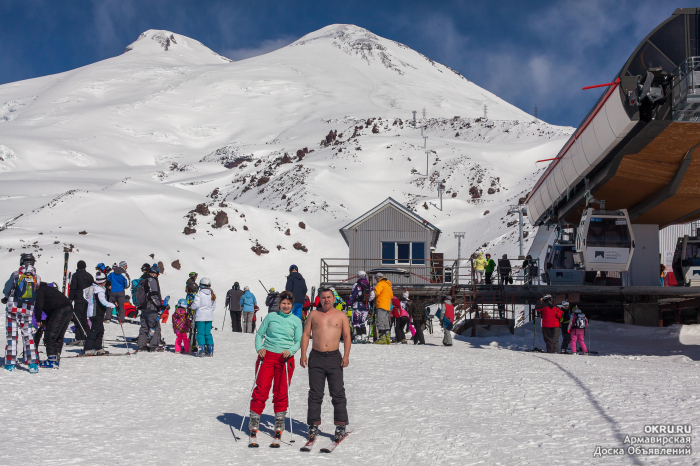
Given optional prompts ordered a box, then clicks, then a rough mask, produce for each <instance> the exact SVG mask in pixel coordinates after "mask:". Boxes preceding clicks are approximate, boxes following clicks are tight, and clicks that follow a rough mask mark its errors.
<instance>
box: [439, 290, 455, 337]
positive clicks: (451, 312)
mask: <svg viewBox="0 0 700 466" xmlns="http://www.w3.org/2000/svg"><path fill="white" fill-rule="evenodd" d="M440 308H441V309H440V310H441V312H440V326H441V327H442V331H443V337H442V344H443V345H445V346H452V333H451V332H450V331H451V330H452V324H454V320H455V307H454V306H453V305H452V300H451V299H450V297H449V296H445V300H444V301H443V303H442V305H441V306H440Z"/></svg>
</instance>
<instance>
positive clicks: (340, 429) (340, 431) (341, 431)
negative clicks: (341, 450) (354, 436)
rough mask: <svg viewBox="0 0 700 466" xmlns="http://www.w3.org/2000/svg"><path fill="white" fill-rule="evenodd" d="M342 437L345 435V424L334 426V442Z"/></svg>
mask: <svg viewBox="0 0 700 466" xmlns="http://www.w3.org/2000/svg"><path fill="white" fill-rule="evenodd" d="M343 437H345V426H335V438H334V440H335V442H336V443H338V442H340V441H341V440H343Z"/></svg>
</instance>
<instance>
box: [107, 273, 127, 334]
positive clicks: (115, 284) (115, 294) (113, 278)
mask: <svg viewBox="0 0 700 466" xmlns="http://www.w3.org/2000/svg"><path fill="white" fill-rule="evenodd" d="M126 269H127V265H126V261H121V262H120V263H119V265H118V266H114V267H113V268H112V272H111V273H110V274H109V275H107V281H108V282H109V284H110V292H109V302H110V303H115V304H116V305H117V319H119V322H124V316H125V312H124V303H126V289H127V288H129V286H130V285H131V279H130V278H129V274H127V273H126Z"/></svg>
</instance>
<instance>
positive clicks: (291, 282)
mask: <svg viewBox="0 0 700 466" xmlns="http://www.w3.org/2000/svg"><path fill="white" fill-rule="evenodd" d="M284 289H285V290H286V291H291V292H292V294H293V295H294V304H301V305H303V304H304V297H306V292H307V291H308V290H307V288H306V280H304V277H302V276H301V274H300V273H299V272H292V273H290V274H289V276H288V277H287V285H286V286H285V287H284Z"/></svg>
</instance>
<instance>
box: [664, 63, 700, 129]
mask: <svg viewBox="0 0 700 466" xmlns="http://www.w3.org/2000/svg"><path fill="white" fill-rule="evenodd" d="M671 94H672V99H673V101H672V118H673V121H686V122H694V123H697V122H700V57H688V58H686V59H685V61H684V62H683V63H682V64H681V65H680V66H679V67H678V68H676V70H675V71H674V72H673V89H672V91H671Z"/></svg>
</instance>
